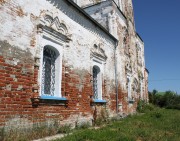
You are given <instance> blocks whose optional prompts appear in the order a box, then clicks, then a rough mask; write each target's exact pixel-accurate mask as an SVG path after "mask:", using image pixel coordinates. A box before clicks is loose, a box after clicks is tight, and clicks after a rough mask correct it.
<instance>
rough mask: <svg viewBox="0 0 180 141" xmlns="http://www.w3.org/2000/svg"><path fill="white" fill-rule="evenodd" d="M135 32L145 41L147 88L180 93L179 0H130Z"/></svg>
mask: <svg viewBox="0 0 180 141" xmlns="http://www.w3.org/2000/svg"><path fill="white" fill-rule="evenodd" d="M133 6H134V15H135V26H136V32H137V33H139V34H140V36H141V37H142V39H143V41H144V44H145V59H146V60H145V61H146V68H147V69H148V70H149V91H152V90H153V89H156V90H158V91H161V92H162V91H167V90H172V91H175V92H177V93H178V94H180V0H133Z"/></svg>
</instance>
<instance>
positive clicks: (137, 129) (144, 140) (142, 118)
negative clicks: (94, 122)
mask: <svg viewBox="0 0 180 141" xmlns="http://www.w3.org/2000/svg"><path fill="white" fill-rule="evenodd" d="M56 141H180V111H179V110H168V109H159V108H155V109H154V110H153V111H149V112H147V113H145V114H137V115H134V116H129V117H127V118H125V119H123V120H120V121H115V122H111V123H110V124H108V125H106V126H105V127H102V128H100V129H96V130H95V129H83V130H75V131H74V132H73V134H71V135H68V136H67V137H65V138H62V139H59V140H56Z"/></svg>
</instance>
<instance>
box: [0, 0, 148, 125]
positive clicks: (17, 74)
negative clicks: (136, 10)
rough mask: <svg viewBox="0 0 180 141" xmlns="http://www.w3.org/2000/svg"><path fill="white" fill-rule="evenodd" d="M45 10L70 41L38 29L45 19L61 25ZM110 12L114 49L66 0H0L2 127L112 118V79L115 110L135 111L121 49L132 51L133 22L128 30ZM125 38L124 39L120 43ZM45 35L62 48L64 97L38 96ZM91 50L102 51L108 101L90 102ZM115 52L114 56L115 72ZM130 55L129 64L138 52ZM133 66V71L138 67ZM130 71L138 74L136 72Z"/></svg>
mask: <svg viewBox="0 0 180 141" xmlns="http://www.w3.org/2000/svg"><path fill="white" fill-rule="evenodd" d="M86 4H87V3H86ZM86 4H84V5H86ZM47 13H48V14H49V16H51V18H53V19H55V18H58V19H59V22H60V23H61V24H64V25H65V26H66V28H67V32H68V33H67V35H66V36H68V38H69V41H64V42H59V40H56V41H54V39H53V37H52V39H47V38H45V37H44V36H45V34H43V32H44V31H43V30H42V28H41V26H42V25H43V24H45V23H46V22H47V23H46V26H47V27H48V26H49V27H51V28H52V29H51V30H52V31H54V32H55V31H57V27H55V26H57V25H58V24H59V23H58V22H57V21H56V23H55V24H54V23H53V22H52V23H51V24H52V25H48V21H46V19H45V17H44V16H45V15H46V14H47ZM127 13H128V12H127ZM111 14H112V15H111V16H112V17H113V18H114V19H113V20H112V21H111V23H112V24H113V25H114V27H110V26H109V28H112V30H111V31H110V32H111V33H112V34H113V35H114V36H115V37H116V38H117V39H118V40H119V45H118V47H117V49H116V52H114V49H115V46H116V44H115V41H114V39H113V38H112V37H110V36H109V35H108V34H107V33H106V32H104V31H103V30H102V29H100V28H99V27H98V26H97V25H96V24H95V23H93V22H91V21H90V20H89V19H88V18H87V17H85V16H84V15H83V14H80V13H79V11H78V10H77V9H76V8H73V6H70V4H69V3H67V1H64V0H62V1H58V0H39V1H37V0H24V1H21V0H1V1H0V33H1V36H0V126H5V127H16V126H18V127H23V128H24V127H31V126H32V125H33V124H38V123H47V124H50V123H52V122H54V121H58V122H60V124H66V123H71V124H73V125H74V126H75V124H81V122H87V121H88V122H93V121H94V120H95V119H97V118H98V117H100V116H107V115H106V114H108V115H109V116H111V117H112V116H114V115H116V114H117V113H116V110H117V109H116V107H117V102H116V82H115V78H117V80H118V110H117V111H118V113H120V114H129V113H133V112H135V109H136V106H137V101H138V98H137V97H138V96H137V94H133V96H134V97H135V102H134V103H133V104H129V101H128V94H127V87H126V86H127V85H126V83H127V82H126V81H127V80H126V70H125V65H126V61H127V60H129V61H130V58H128V55H125V50H126V51H129V49H127V47H129V46H131V49H132V52H135V44H134V42H135V41H134V40H135V39H136V38H135V35H136V34H135V31H134V29H133V28H134V27H133V24H132V23H129V25H128V26H129V28H131V29H128V30H129V31H128V33H126V32H125V29H126V28H127V25H123V24H125V22H123V20H122V19H121V18H119V17H118V16H117V15H116V14H115V11H113V12H112V13H111ZM113 14H114V15H113ZM105 15H106V13H105ZM111 16H110V17H111ZM131 16H132V15H131ZM46 18H47V17H46ZM43 22H44V23H43ZM107 23H108V22H107ZM107 25H108V24H107ZM115 25H116V26H115ZM124 26H126V27H124ZM117 27H118V30H117ZM113 29H114V30H113ZM116 32H117V33H116ZM125 33H126V34H125ZM127 34H128V35H127ZM125 37H126V38H127V39H126V41H125V43H124V38H125ZM132 38H133V39H132ZM134 38H135V39H134ZM44 40H48V41H51V42H53V44H58V45H59V46H58V47H59V48H62V50H63V52H62V74H61V76H62V81H61V84H60V85H61V95H62V97H65V98H67V101H57V100H45V99H39V96H40V95H41V92H40V86H41V84H40V82H41V78H40V72H41V70H40V68H41V64H40V60H41V59H42V55H41V54H42V50H43V46H44V45H46V44H45V41H44ZM126 42H127V44H126ZM138 42H140V41H139V40H138ZM94 45H97V46H98V47H99V50H98V49H97V48H94ZM94 52H95V53H97V54H98V53H99V54H98V55H99V56H101V55H104V54H105V55H104V56H105V59H104V60H103V61H102V64H103V72H102V75H103V77H102V99H103V100H106V102H107V103H106V104H105V103H103V104H100V103H94V102H93V83H92V82H93V80H92V79H93V72H92V67H93V59H92V58H93V55H94V54H93V53H94ZM103 53H104V54H103ZM114 53H116V55H115V54H114ZM92 54H93V55H92ZM114 56H116V59H117V76H115V57H114ZM106 57H107V58H106ZM131 59H132V60H131V61H132V62H131V63H134V64H135V65H137V64H136V62H137V59H136V53H134V54H132V58H131ZM143 65H144V64H143ZM143 67H144V66H143ZM133 69H134V70H133V71H134V72H135V71H136V69H137V67H134V68H133ZM134 72H132V74H133V75H134ZM134 76H135V77H138V74H137V73H136V74H135V75H134ZM146 91H147V89H146ZM138 95H139V94H138Z"/></svg>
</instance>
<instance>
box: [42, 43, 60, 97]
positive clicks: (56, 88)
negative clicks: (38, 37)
mask: <svg viewBox="0 0 180 141" xmlns="http://www.w3.org/2000/svg"><path fill="white" fill-rule="evenodd" d="M60 65H61V64H60V53H59V51H58V50H57V49H56V48H54V47H52V46H45V47H44V49H43V60H42V77H41V95H45V96H60V95H59V93H61V92H60V82H61V80H60V76H61V74H59V72H61V71H60Z"/></svg>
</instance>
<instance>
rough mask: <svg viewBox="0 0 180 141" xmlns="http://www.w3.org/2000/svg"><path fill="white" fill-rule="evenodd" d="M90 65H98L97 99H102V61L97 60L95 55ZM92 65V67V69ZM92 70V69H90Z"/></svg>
mask: <svg viewBox="0 0 180 141" xmlns="http://www.w3.org/2000/svg"><path fill="white" fill-rule="evenodd" d="M92 66H93V67H94V66H98V67H99V69H100V72H99V74H98V80H99V81H98V100H102V80H103V73H104V62H103V61H102V60H99V59H97V58H95V57H93V58H92ZM93 67H92V69H93ZM92 71H93V70H92Z"/></svg>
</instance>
